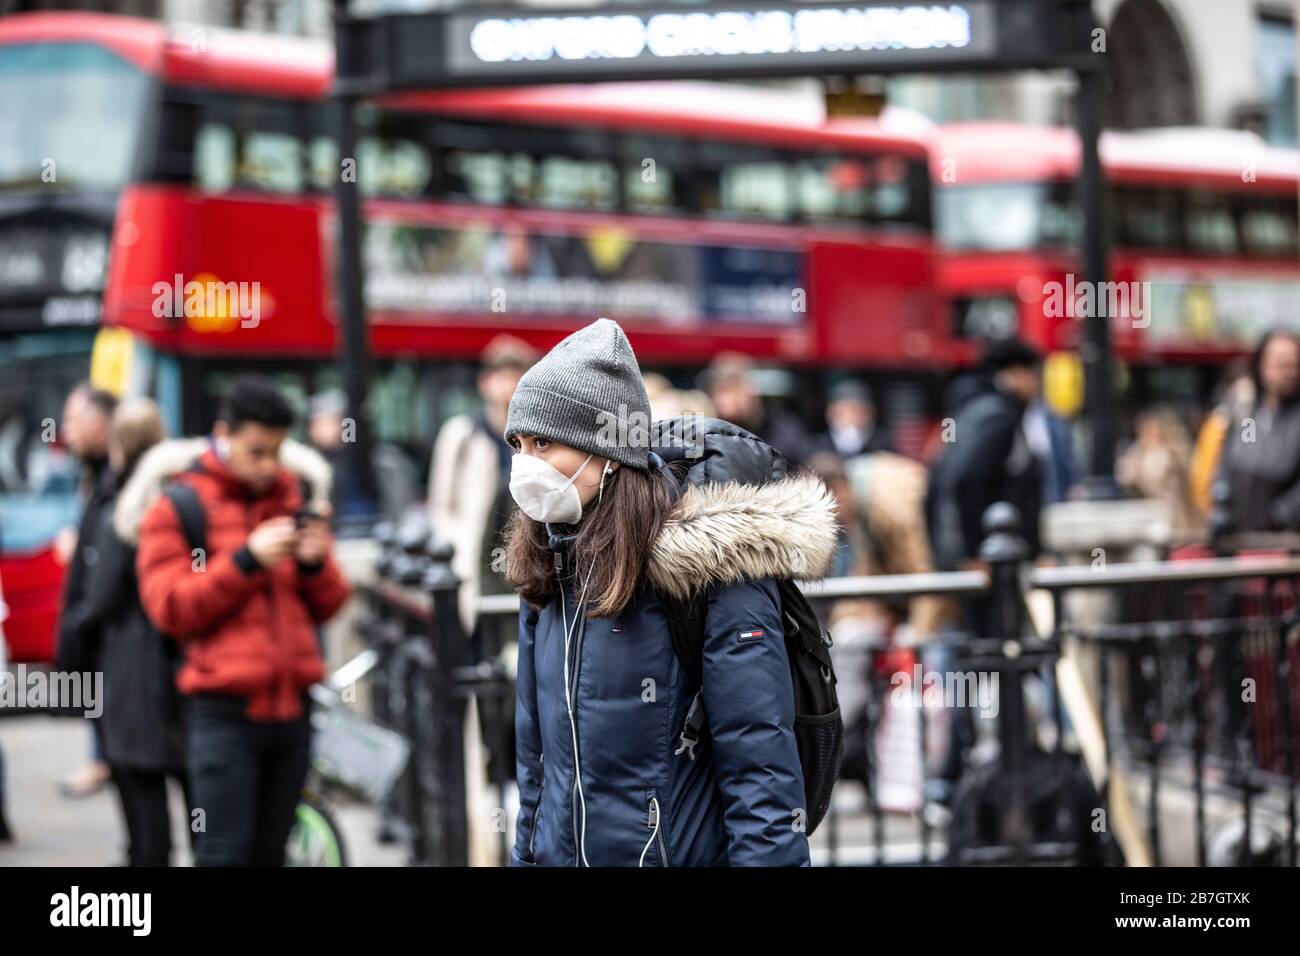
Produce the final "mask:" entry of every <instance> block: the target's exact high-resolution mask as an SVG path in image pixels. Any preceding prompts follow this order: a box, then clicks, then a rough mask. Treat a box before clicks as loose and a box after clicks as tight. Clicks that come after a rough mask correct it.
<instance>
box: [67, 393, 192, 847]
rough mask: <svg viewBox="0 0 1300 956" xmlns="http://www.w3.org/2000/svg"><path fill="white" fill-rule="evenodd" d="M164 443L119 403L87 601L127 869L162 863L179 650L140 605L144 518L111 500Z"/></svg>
mask: <svg viewBox="0 0 1300 956" xmlns="http://www.w3.org/2000/svg"><path fill="white" fill-rule="evenodd" d="M162 439H163V425H162V417H161V415H160V414H159V412H158V408H157V406H156V405H155V404H154V403H153V402H152V401H151V400H149V399H147V398H140V399H132V400H129V401H126V402H123V403H122V405H121V406H119V408H118V409H117V411H116V412H115V413H114V415H113V420H112V425H111V428H110V431H109V456H110V459H111V463H112V467H113V472H112V474H113V477H114V479H115V481H114V485H113V488H114V491H113V494H112V497H111V498H110V499H109V500H108V501H107V502H106V506H105V507H104V508H103V509H101V512H100V515H99V525H98V527H97V528H96V529H95V537H94V541H95V548H96V551H97V554H98V558H97V560H96V562H95V565H94V568H93V571H92V573H91V575H90V577H89V580H88V587H87V591H88V594H87V602H86V603H87V605H88V606H89V607H90V608H91V609H92V610H93V611H94V612H95V614H96V615H97V617H98V619H99V620H100V622H101V627H102V632H103V653H102V655H101V662H102V667H103V671H104V712H103V715H102V716H101V718H100V723H101V728H102V739H103V742H104V757H105V759H106V760H107V761H108V764H109V767H110V768H111V771H112V779H113V783H114V784H115V786H116V787H117V790H118V794H119V796H120V798H121V803H122V815H123V817H124V819H125V822H126V831H127V837H128V851H127V858H128V862H129V864H130V865H131V866H167V865H168V864H169V862H170V857H171V821H170V817H169V814H168V811H167V777H168V776H172V777H174V778H176V779H177V780H178V781H179V782H180V784H181V786H182V788H183V789H184V788H186V780H185V750H184V739H185V736H184V715H183V710H182V706H183V705H182V698H181V695H180V692H179V691H178V690H177V688H176V671H177V670H178V668H179V666H180V663H181V661H180V653H179V648H178V645H177V644H176V642H175V641H172V640H169V639H168V638H167V637H165V636H164V635H162V634H160V633H159V632H158V630H157V629H156V628H155V627H154V626H153V624H151V623H150V621H149V619H148V618H147V617H146V616H145V613H144V610H143V608H142V607H141V604H140V596H139V588H138V584H137V581H136V574H135V545H134V543H133V540H134V535H135V531H136V529H138V526H139V522H140V518H141V517H142V516H141V515H139V514H130V513H129V510H128V509H124V508H123V507H122V504H123V502H121V501H119V494H118V492H119V491H120V489H121V488H122V486H123V485H125V484H126V482H127V480H128V479H129V478H131V476H132V474H133V473H134V472H135V470H136V466H137V464H138V463H139V462H140V459H141V458H142V457H143V456H144V453H145V452H146V451H148V450H149V449H150V448H151V447H153V446H154V445H156V444H158V442H160V441H162ZM126 538H130V539H132V540H126ZM188 803H189V793H188V790H186V804H187V805H188Z"/></svg>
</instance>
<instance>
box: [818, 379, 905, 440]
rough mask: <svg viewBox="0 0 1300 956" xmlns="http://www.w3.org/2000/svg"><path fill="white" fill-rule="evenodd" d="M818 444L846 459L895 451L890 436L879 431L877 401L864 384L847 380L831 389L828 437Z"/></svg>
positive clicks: (827, 427)
mask: <svg viewBox="0 0 1300 956" xmlns="http://www.w3.org/2000/svg"><path fill="white" fill-rule="evenodd" d="M815 444H816V445H817V446H818V447H819V448H820V449H821V450H824V451H833V452H835V453H836V454H837V455H839V456H840V457H841V458H845V459H847V458H852V457H853V456H854V455H869V454H871V453H873V452H878V451H892V450H893V448H892V447H891V446H890V443H889V436H888V435H887V434H885V431H884V430H883V429H882V428H880V425H879V422H878V420H877V415H876V401H875V397H874V396H873V395H872V393H871V388H870V387H869V386H868V385H867V384H866V383H865V382H859V381H857V380H856V379H846V380H844V381H841V382H837V383H836V384H835V385H833V386H832V387H831V390H830V393H829V395H828V396H827V402H826V433H825V434H824V435H821V436H819V437H818V439H817V440H816V441H815Z"/></svg>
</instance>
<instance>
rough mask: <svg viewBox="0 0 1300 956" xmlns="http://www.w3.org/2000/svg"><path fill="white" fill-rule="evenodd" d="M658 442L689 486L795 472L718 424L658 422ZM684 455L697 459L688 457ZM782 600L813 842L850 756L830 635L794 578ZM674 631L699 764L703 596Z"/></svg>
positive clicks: (684, 743)
mask: <svg viewBox="0 0 1300 956" xmlns="http://www.w3.org/2000/svg"><path fill="white" fill-rule="evenodd" d="M655 428H656V437H657V438H659V439H660V441H661V443H662V442H667V444H666V445H665V446H664V447H660V446H659V445H656V447H655V449H654V451H655V453H656V454H657V455H658V456H659V457H660V458H661V459H663V460H664V461H665V463H674V462H683V461H691V462H693V463H692V464H691V465H690V466H689V468H688V469H687V471H686V475H685V480H686V482H687V483H688V484H701V483H705V482H726V481H741V482H743V483H745V484H752V485H759V484H764V483H766V482H768V481H775V480H779V479H781V478H784V477H786V475H787V473H788V471H789V468H788V465H787V463H786V461H785V458H784V457H783V456H782V455H781V453H780V452H778V451H777V450H776V449H774V448H772V447H771V446H770V445H768V444H767V443H766V442H763V441H762V440H761V439H759V438H758V437H757V436H755V435H753V434H752V433H750V432H748V431H746V430H745V429H743V428H740V427H739V426H737V425H733V424H731V423H730V422H724V421H722V420H720V419H716V418H704V417H701V416H687V417H685V418H678V419H671V420H668V421H663V422H656V423H655ZM686 450H690V451H691V452H693V453H692V454H687V453H686ZM776 585H777V594H778V597H779V599H780V603H781V618H782V621H783V622H784V625H785V627H784V637H785V649H786V654H787V656H788V657H789V661H790V677H791V681H792V683H793V685H794V710H795V719H794V735H795V741H796V743H797V744H798V748H799V763H800V765H801V767H802V769H803V778H804V796H805V799H806V801H807V802H806V806H805V809H806V811H807V814H808V820H807V829H806V831H805V832H806V833H807V834H808V835H809V836H811V835H812V833H813V831H814V830H816V829H817V825H818V824H819V823H821V820H822V817H824V816H825V815H826V811H827V809H828V808H829V807H830V802H831V791H832V789H833V788H834V786H835V781H836V780H837V779H838V778H839V775H840V764H841V762H842V760H843V754H844V722H843V720H842V718H841V716H840V705H839V698H838V696H837V694H836V691H835V684H836V677H835V668H834V665H833V664H832V662H831V655H830V648H831V644H832V641H831V635H830V631H829V630H827V629H826V626H825V625H824V624H822V622H821V620H820V619H819V618H818V617H817V612H816V611H814V610H813V607H812V605H811V604H810V603H809V601H808V598H807V597H805V596H804V593H803V592H802V591H801V590H800V589H799V587H798V585H796V584H795V582H794V581H793V580H791V579H789V578H778V579H777V581H776ZM667 612H668V629H669V632H670V634H671V635H672V642H673V652H674V653H675V654H676V655H677V660H678V661H679V662H680V663H681V666H682V669H683V670H684V671H685V672H686V674H687V677H688V678H689V679H690V681H691V682H692V685H693V686H695V687H696V688H699V689H697V690H696V692H695V697H694V698H693V699H692V701H691V706H690V709H689V710H688V711H687V715H686V722H685V725H684V726H683V727H682V732H681V736H680V741H681V743H680V745H679V746H678V748H677V750H676V753H679V754H680V753H682V752H685V753H686V754H687V755H688V756H689V757H690V758H691V759H694V758H695V744H696V742H698V740H699V739H700V735H701V732H702V731H703V729H704V727H705V715H704V703H703V699H702V695H703V688H702V686H701V685H702V683H703V672H704V664H703V658H704V631H705V614H706V609H705V607H704V603H703V595H702V594H696V595H695V596H694V597H693V598H692V599H691V600H690V601H689V602H687V603H675V602H674V603H669V605H668V609H667Z"/></svg>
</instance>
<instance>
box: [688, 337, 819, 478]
mask: <svg viewBox="0 0 1300 956" xmlns="http://www.w3.org/2000/svg"><path fill="white" fill-rule="evenodd" d="M754 376H755V369H754V361H753V359H751V358H750V357H749V356H748V355H745V354H744V353H742V352H720V353H718V355H717V356H715V357H714V360H713V363H712V364H711V365H710V366H709V368H708V369H707V370H706V372H705V373H704V375H703V376H702V381H703V383H704V385H705V386H706V387H707V388H708V392H709V400H710V401H712V402H713V410H714V414H715V415H717V416H718V418H720V419H722V420H723V421H726V422H731V423H732V424H733V425H739V426H740V427H741V428H743V429H745V430H746V431H749V432H751V433H752V434H754V435H756V436H757V437H758V438H760V439H761V440H762V441H763V442H765V443H766V444H768V445H771V446H772V447H773V448H775V449H776V450H777V451H779V452H780V453H781V455H782V457H784V458H785V460H786V461H787V462H789V464H790V467H791V469H792V470H797V469H798V468H799V466H800V465H802V464H803V463H804V461H805V460H806V459H807V458H808V456H809V455H811V454H812V453H813V452H814V451H815V450H816V449H815V448H814V446H813V441H812V437H811V436H810V435H809V434H808V429H807V428H806V427H805V426H804V423H803V422H802V421H801V420H800V419H799V417H798V416H797V415H794V414H792V413H791V412H787V411H785V410H784V409H780V408H768V407H766V406H765V405H764V404H763V397H762V395H761V394H759V390H758V388H757V387H756V386H755V380H754Z"/></svg>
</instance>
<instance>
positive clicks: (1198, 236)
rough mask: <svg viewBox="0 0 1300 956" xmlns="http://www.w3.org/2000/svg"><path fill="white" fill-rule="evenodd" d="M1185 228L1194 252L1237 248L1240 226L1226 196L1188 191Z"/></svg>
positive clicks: (1228, 251) (1218, 251)
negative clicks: (1238, 228) (1238, 226)
mask: <svg viewBox="0 0 1300 956" xmlns="http://www.w3.org/2000/svg"><path fill="white" fill-rule="evenodd" d="M1185 228H1186V235H1187V247H1188V250H1189V251H1191V252H1204V253H1213V254H1218V255H1223V254H1231V253H1235V252H1236V251H1237V225H1236V222H1234V220H1233V218H1232V209H1231V207H1230V206H1229V205H1228V199H1227V197H1226V196H1223V195H1219V194H1215V193H1206V192H1201V191H1194V192H1191V193H1188V195H1187V211H1186V221H1185Z"/></svg>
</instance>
